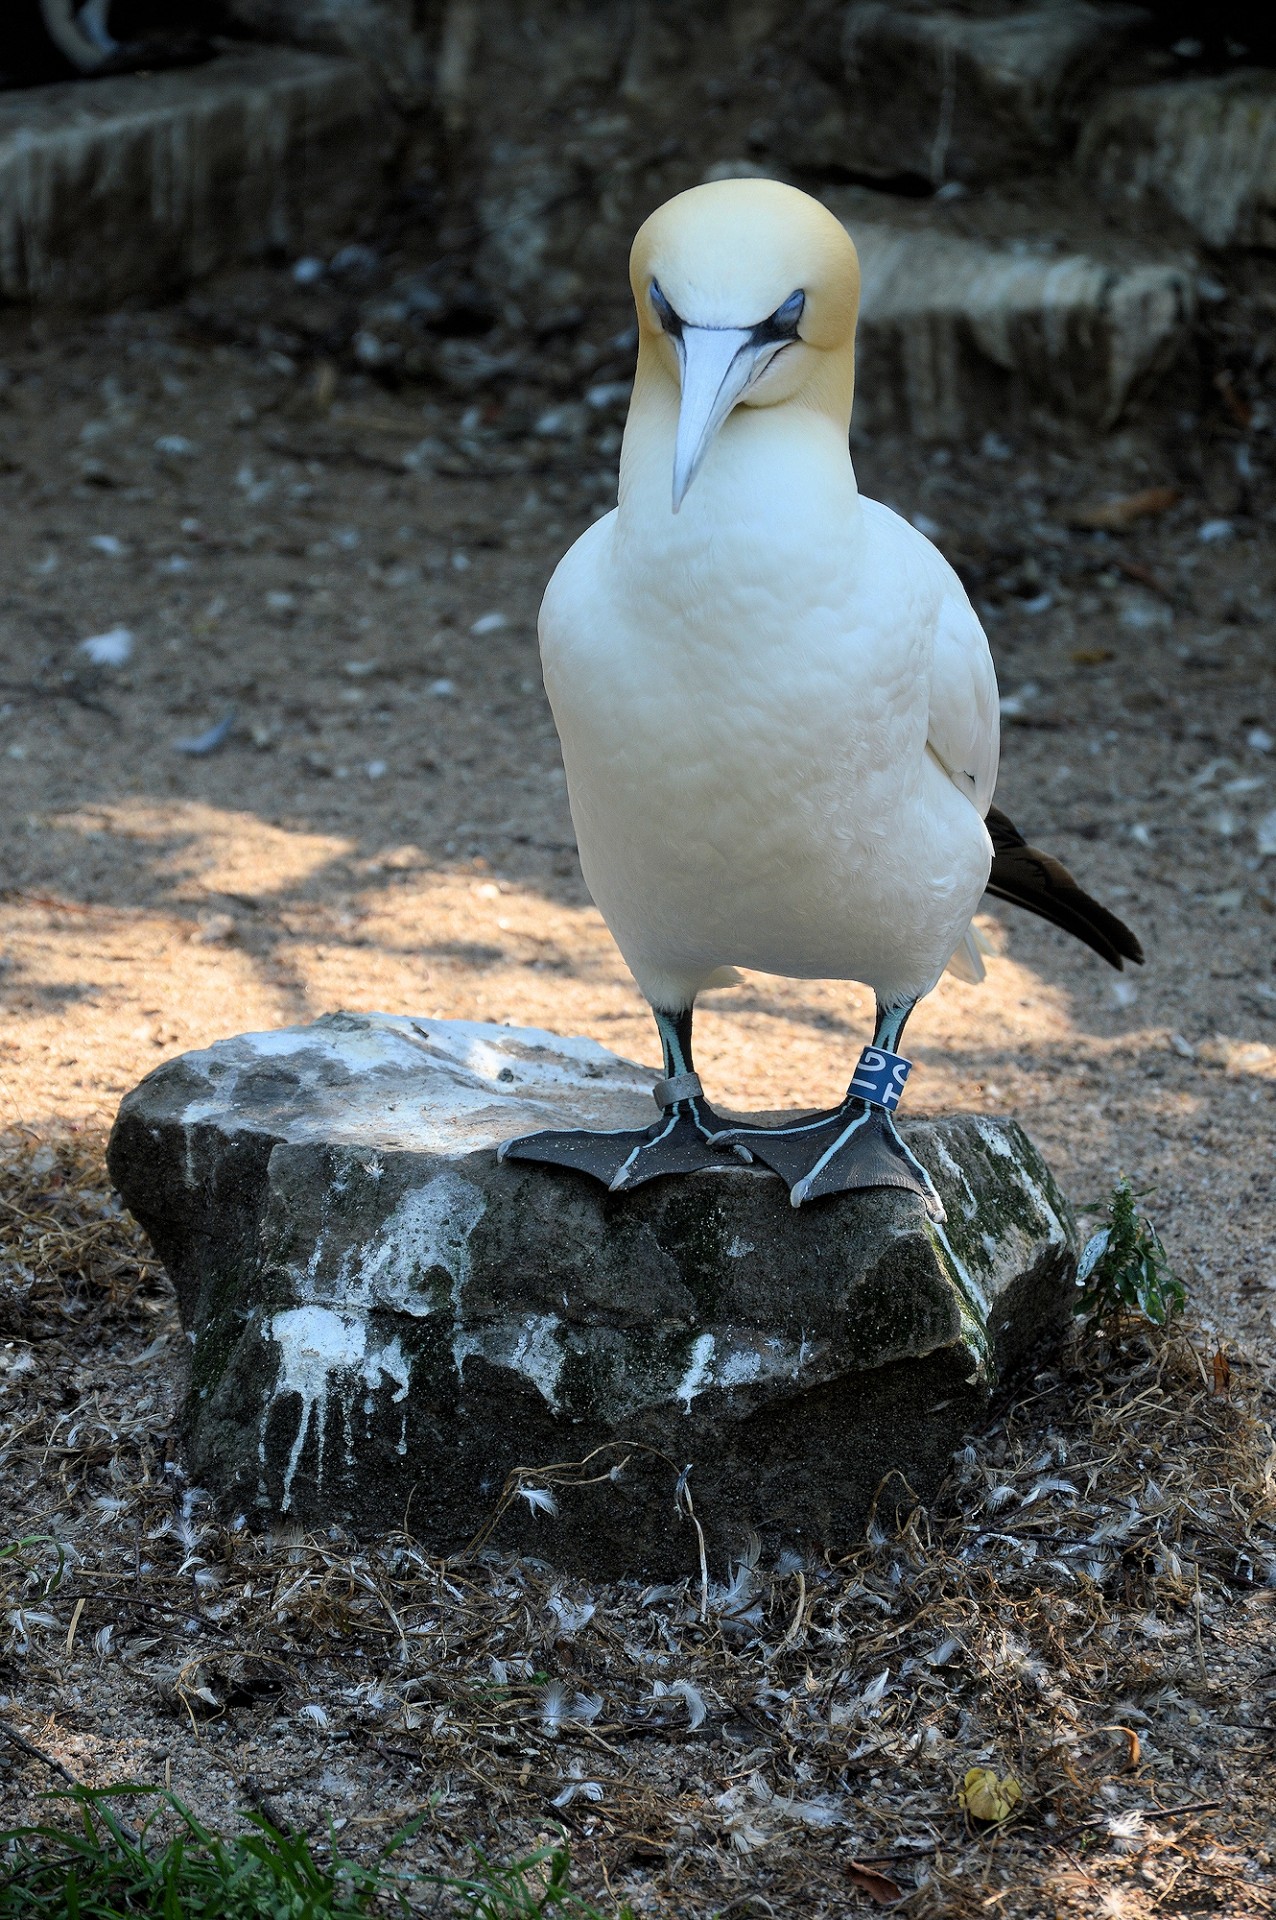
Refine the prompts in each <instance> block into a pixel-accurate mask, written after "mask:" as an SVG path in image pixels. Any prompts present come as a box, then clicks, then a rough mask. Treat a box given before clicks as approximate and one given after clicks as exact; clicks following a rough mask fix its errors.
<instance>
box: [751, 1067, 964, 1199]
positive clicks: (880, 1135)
mask: <svg viewBox="0 0 1276 1920" xmlns="http://www.w3.org/2000/svg"><path fill="white" fill-rule="evenodd" d="M716 1144H717V1145H719V1146H724V1147H725V1146H734V1147H745V1148H747V1149H748V1151H749V1152H750V1153H751V1154H752V1155H753V1157H754V1159H755V1160H760V1161H761V1162H762V1164H763V1166H766V1167H770V1169H771V1171H772V1172H773V1173H778V1174H779V1176H780V1178H781V1179H782V1180H783V1181H784V1182H785V1184H786V1185H787V1187H788V1189H789V1199H790V1201H791V1203H792V1204H793V1205H794V1206H795V1207H800V1206H802V1205H804V1204H805V1202H806V1201H808V1200H819V1199H823V1198H824V1196H825V1195H827V1194H832V1193H851V1192H854V1191H856V1190H857V1189H859V1188H862V1187H903V1188H905V1189H906V1190H907V1191H908V1192H910V1193H915V1194H917V1196H918V1197H919V1199H920V1200H921V1202H922V1204H923V1206H924V1207H925V1208H926V1211H927V1213H928V1214H929V1215H930V1217H931V1219H932V1220H942V1219H943V1218H944V1206H943V1202H942V1201H941V1199H940V1197H939V1195H938V1193H937V1192H936V1191H935V1185H934V1182H933V1181H932V1179H931V1177H930V1175H929V1173H927V1171H926V1169H925V1167H924V1166H923V1165H922V1163H921V1161H920V1160H919V1159H918V1158H917V1156H916V1154H915V1153H913V1152H911V1151H910V1149H909V1148H908V1147H907V1146H906V1145H905V1143H904V1141H903V1140H902V1139H901V1137H900V1135H899V1132H898V1130H897V1128H896V1126H895V1122H894V1121H893V1120H892V1118H891V1116H890V1114H889V1113H887V1112H886V1110H885V1108H883V1107H879V1106H872V1105H870V1104H869V1103H868V1102H867V1101H865V1100H861V1099H858V1098H851V1097H849V1096H848V1098H847V1099H846V1100H844V1101H843V1102H842V1105H841V1106H840V1107H835V1108H834V1109H833V1110H832V1112H831V1113H824V1114H817V1115H816V1116H815V1117H814V1118H812V1119H810V1120H805V1121H799V1122H798V1124H797V1125H796V1126H792V1127H758V1128H754V1127H732V1128H730V1129H728V1131H727V1132H726V1133H723V1134H719V1136H718V1140H717V1143H716Z"/></svg>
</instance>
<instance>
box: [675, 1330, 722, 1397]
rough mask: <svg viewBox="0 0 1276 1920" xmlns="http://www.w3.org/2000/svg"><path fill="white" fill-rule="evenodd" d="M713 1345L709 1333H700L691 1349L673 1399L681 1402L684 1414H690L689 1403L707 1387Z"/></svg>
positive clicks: (709, 1379)
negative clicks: (685, 1368)
mask: <svg viewBox="0 0 1276 1920" xmlns="http://www.w3.org/2000/svg"><path fill="white" fill-rule="evenodd" d="M714 1344H715V1342H714V1338H713V1335H712V1334H711V1333H702V1334H701V1335H700V1337H699V1339H698V1340H697V1341H696V1343H695V1345H694V1346H693V1347H692V1349H691V1358H690V1360H689V1361H688V1363H687V1370H686V1372H685V1373H684V1374H683V1376H682V1378H681V1380H680V1381H679V1382H678V1385H677V1388H676V1389H675V1391H674V1398H675V1400H680V1401H681V1402H682V1410H683V1412H684V1413H690V1412H691V1402H692V1401H693V1400H694V1399H695V1397H696V1395H697V1394H698V1393H699V1392H700V1391H701V1390H702V1389H703V1388H704V1387H707V1386H708V1385H709V1383H710V1381H711V1379H712V1377H713V1375H712V1366H713V1349H714Z"/></svg>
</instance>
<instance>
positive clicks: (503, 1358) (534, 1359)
mask: <svg viewBox="0 0 1276 1920" xmlns="http://www.w3.org/2000/svg"><path fill="white" fill-rule="evenodd" d="M562 1336H563V1324H562V1321H561V1320H559V1319H558V1318H557V1317H556V1315H554V1314H552V1313H541V1314H529V1315H528V1316H527V1318H526V1319H524V1320H504V1321H497V1322H495V1323H492V1324H489V1325H486V1326H476V1327H468V1328H458V1330H457V1332H456V1333H455V1335H454V1336H453V1339H452V1358H453V1360H454V1361H455V1362H456V1370H457V1373H458V1374H460V1376H461V1378H462V1379H464V1377H465V1362H466V1361H467V1360H469V1359H470V1358H471V1357H474V1356H477V1357H478V1358H479V1359H482V1360H485V1361H486V1362H487V1363H488V1365H489V1366H492V1367H500V1368H502V1369H504V1370H505V1371H506V1372H508V1373H517V1374H520V1375H521V1376H522V1378H523V1379H524V1380H526V1381H528V1382H529V1383H530V1384H531V1385H532V1386H533V1387H535V1389H536V1391H537V1392H538V1393H539V1394H540V1396H541V1398H542V1400H544V1402H545V1404H546V1406H548V1407H549V1408H551V1409H552V1410H553V1411H554V1412H557V1411H558V1381H559V1376H560V1375H561V1373H562V1370H563V1360H564V1357H565V1349H564V1346H563V1337H562Z"/></svg>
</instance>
